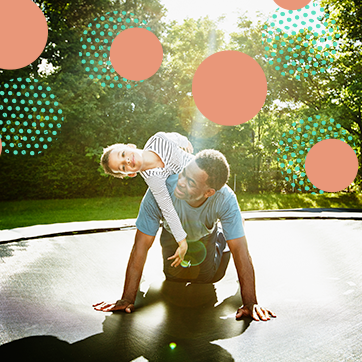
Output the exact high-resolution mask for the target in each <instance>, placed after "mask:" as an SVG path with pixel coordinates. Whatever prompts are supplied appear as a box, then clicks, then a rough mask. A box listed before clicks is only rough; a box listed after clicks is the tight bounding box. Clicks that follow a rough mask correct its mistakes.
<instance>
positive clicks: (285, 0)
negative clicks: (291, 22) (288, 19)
mask: <svg viewBox="0 0 362 362" xmlns="http://www.w3.org/2000/svg"><path fill="white" fill-rule="evenodd" d="M274 2H275V3H276V4H277V5H278V6H280V7H281V8H283V9H285V10H298V9H301V8H304V7H305V6H306V5H308V4H309V3H310V2H312V0H294V1H291V0H274Z"/></svg>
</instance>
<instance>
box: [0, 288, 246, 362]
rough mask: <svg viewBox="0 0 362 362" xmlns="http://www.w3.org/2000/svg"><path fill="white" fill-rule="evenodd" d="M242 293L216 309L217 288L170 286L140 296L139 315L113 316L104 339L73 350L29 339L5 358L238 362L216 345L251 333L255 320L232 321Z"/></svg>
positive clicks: (5, 351)
mask: <svg viewBox="0 0 362 362" xmlns="http://www.w3.org/2000/svg"><path fill="white" fill-rule="evenodd" d="M239 293H240V292H239V291H237V293H236V294H235V295H234V296H231V297H229V298H227V299H225V300H224V301H223V302H222V303H220V304H219V305H217V306H216V307H215V306H214V305H215V303H216V302H217V297H216V293H215V287H214V285H213V284H187V285H186V284H184V283H177V282H169V281H164V282H162V283H158V285H152V286H151V287H150V289H149V290H148V292H147V293H146V295H144V294H143V293H141V292H139V293H138V295H137V299H136V303H135V306H136V311H135V312H134V313H132V314H127V313H124V312H115V313H113V314H112V315H110V316H107V317H106V318H105V320H104V322H103V333H100V334H96V335H93V336H91V337H89V338H86V339H84V340H82V341H79V342H76V343H73V344H69V343H67V342H64V341H61V340H59V339H58V338H56V337H53V336H33V337H26V338H23V339H19V340H15V341H12V342H10V343H7V344H5V345H3V346H0V356H6V357H8V358H11V359H13V360H14V359H15V360H16V359H17V358H19V359H20V358H21V359H24V360H25V359H26V360H27V361H132V360H135V359H137V358H139V357H143V358H146V359H147V360H148V361H171V360H172V361H234V358H233V357H232V355H231V354H230V353H229V352H228V351H226V350H225V349H223V348H222V347H220V346H219V345H217V344H213V343H210V342H212V341H214V340H217V339H225V338H231V337H235V336H238V335H241V334H242V333H243V332H244V331H245V330H246V329H247V328H248V326H249V324H250V322H251V319H249V318H248V319H243V320H240V321H237V322H235V317H234V316H231V315H230V311H233V312H234V313H233V314H234V315H235V311H236V309H237V308H238V307H239V306H240V305H239V304H240V297H239ZM225 313H228V315H225ZM220 316H223V317H220ZM190 341H192V343H190ZM170 343H175V347H174V348H171V347H172V345H171V346H170ZM140 360H143V361H144V359H140Z"/></svg>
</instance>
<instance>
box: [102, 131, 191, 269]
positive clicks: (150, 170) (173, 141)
mask: <svg viewBox="0 0 362 362" xmlns="http://www.w3.org/2000/svg"><path fill="white" fill-rule="evenodd" d="M182 148H183V149H184V150H186V151H187V152H185V151H184V150H183V149H182ZM188 152H189V153H188ZM192 152H193V148H192V145H191V143H190V142H189V140H188V139H187V138H186V137H185V136H182V135H180V134H178V133H176V132H172V133H165V132H158V133H156V134H155V135H154V136H152V137H151V138H150V139H149V140H148V141H147V142H146V145H145V147H144V148H143V150H140V149H138V148H137V147H136V146H135V145H133V144H127V145H125V144H120V143H117V144H114V145H112V146H109V147H107V148H105V149H104V150H103V155H102V157H101V165H102V167H103V169H104V171H105V172H106V173H107V174H110V175H112V176H115V177H119V178H123V177H125V176H128V177H135V176H137V172H139V173H140V174H141V175H142V177H143V178H144V180H145V181H146V183H147V185H148V186H149V188H150V189H151V192H152V194H153V196H154V197H155V199H156V202H157V204H158V206H159V207H160V209H161V212H162V215H163V217H164V218H165V219H166V221H167V223H168V225H169V227H170V229H171V232H172V234H173V236H174V238H175V240H176V241H177V243H178V245H179V247H178V249H177V250H176V252H175V254H174V255H173V256H171V257H169V258H168V260H171V259H175V260H174V261H173V263H172V264H171V266H175V267H177V266H178V265H180V264H181V263H182V262H183V259H184V257H185V254H186V252H187V249H188V246H187V242H186V235H187V234H186V233H185V231H184V229H183V228H182V225H181V221H180V219H179V217H178V215H177V213H176V210H175V208H174V207H173V204H172V200H171V197H170V194H169V192H168V190H167V187H166V179H167V177H168V176H170V175H172V174H177V173H180V172H181V171H182V170H183V168H184V167H185V166H186V165H187V164H188V163H189V162H190V161H191V160H192V159H193V156H192V155H191V154H190V153H192ZM184 264H185V262H183V263H182V264H181V265H182V266H184ZM189 265H190V264H187V265H186V266H189Z"/></svg>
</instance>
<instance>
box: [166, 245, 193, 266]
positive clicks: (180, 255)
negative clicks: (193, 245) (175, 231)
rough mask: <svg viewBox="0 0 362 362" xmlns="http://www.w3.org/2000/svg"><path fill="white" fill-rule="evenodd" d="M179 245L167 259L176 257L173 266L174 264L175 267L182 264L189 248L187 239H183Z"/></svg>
mask: <svg viewBox="0 0 362 362" xmlns="http://www.w3.org/2000/svg"><path fill="white" fill-rule="evenodd" d="M178 245H179V247H178V248H177V250H176V252H175V254H174V255H172V256H170V257H169V258H168V259H167V260H171V259H175V260H174V261H173V262H172V264H171V266H174V267H175V268H176V267H177V266H179V265H180V264H181V262H182V261H183V260H184V257H185V254H186V252H187V249H188V245H187V242H186V239H183V240H182V241H180V242H179V243H178Z"/></svg>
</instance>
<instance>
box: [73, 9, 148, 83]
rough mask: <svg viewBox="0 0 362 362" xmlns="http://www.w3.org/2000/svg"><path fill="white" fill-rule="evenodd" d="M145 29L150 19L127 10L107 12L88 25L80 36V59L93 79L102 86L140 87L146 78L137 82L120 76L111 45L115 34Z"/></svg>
mask: <svg viewBox="0 0 362 362" xmlns="http://www.w3.org/2000/svg"><path fill="white" fill-rule="evenodd" d="M134 27H138V28H145V29H147V30H151V28H150V27H149V26H147V21H146V20H143V21H140V20H139V19H136V18H135V15H134V14H133V13H127V12H126V11H122V12H118V11H113V12H108V13H106V14H105V15H104V16H101V17H100V18H95V19H94V21H93V22H92V23H90V24H88V29H87V30H84V32H83V36H82V37H81V38H80V42H81V48H82V50H81V51H80V52H79V56H80V57H81V62H82V64H83V66H84V69H85V71H86V73H87V74H88V76H89V78H90V79H93V80H94V81H95V82H100V84H101V85H102V86H103V87H110V88H124V89H130V88H132V87H137V85H138V84H139V83H142V82H143V80H141V81H139V82H135V81H132V80H128V79H126V78H122V77H120V76H119V75H118V74H117V73H116V71H115V69H114V68H113V67H112V63H111V61H110V59H109V55H110V50H111V45H112V42H113V40H114V39H115V38H116V36H117V35H118V34H119V33H120V32H121V31H123V30H125V29H129V28H134Z"/></svg>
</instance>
